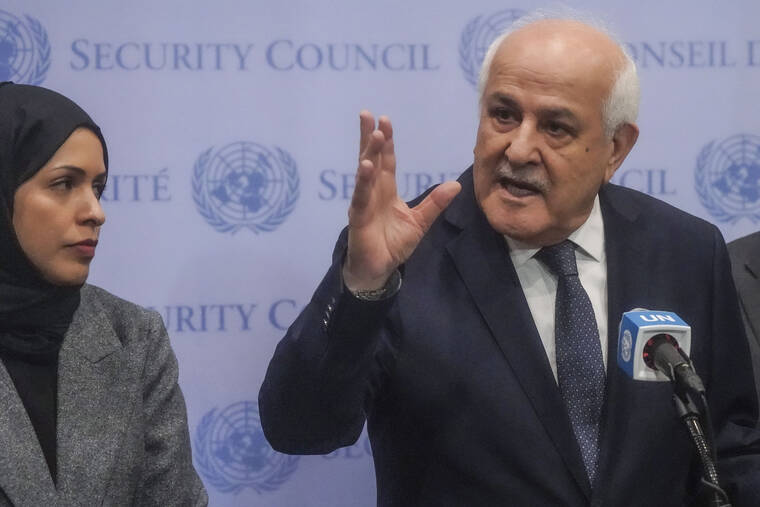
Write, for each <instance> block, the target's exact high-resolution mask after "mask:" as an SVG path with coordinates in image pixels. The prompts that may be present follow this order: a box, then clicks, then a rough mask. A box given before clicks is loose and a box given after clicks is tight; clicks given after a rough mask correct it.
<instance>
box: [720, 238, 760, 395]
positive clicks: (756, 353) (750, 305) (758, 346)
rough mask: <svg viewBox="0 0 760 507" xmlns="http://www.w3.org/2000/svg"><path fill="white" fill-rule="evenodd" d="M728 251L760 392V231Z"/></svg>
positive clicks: (730, 244) (732, 245) (757, 388)
mask: <svg viewBox="0 0 760 507" xmlns="http://www.w3.org/2000/svg"><path fill="white" fill-rule="evenodd" d="M728 254H729V256H730V257H731V272H732V273H733V275H734V283H735V284H736V291H737V293H738V294H739V303H740V306H741V309H742V317H743V320H744V329H745V331H746V332H747V341H748V342H749V349H750V352H751V354H752V365H753V368H754V370H755V387H756V390H757V391H758V393H759V394H760V232H756V233H754V234H750V235H749V236H744V237H743V238H739V239H737V240H734V241H732V242H731V243H729V244H728Z"/></svg>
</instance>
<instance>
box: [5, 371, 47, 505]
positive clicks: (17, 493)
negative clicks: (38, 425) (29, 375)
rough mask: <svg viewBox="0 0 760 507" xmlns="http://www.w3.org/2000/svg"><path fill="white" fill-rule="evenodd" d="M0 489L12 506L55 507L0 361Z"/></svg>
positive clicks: (33, 439)
mask: <svg viewBox="0 0 760 507" xmlns="http://www.w3.org/2000/svg"><path fill="white" fill-rule="evenodd" d="M0 407H1V408H0V489H2V491H3V493H5V495H6V496H7V497H8V498H9V499H10V501H11V502H12V503H13V505H16V506H18V507H21V506H30V507H31V506H38V505H54V504H55V502H56V495H57V493H56V491H55V486H54V484H53V480H52V478H51V477H50V471H49V470H48V467H47V463H46V462H45V458H44V456H43V454H42V448H41V447H40V444H39V440H38V439H37V435H36V433H35V432H34V428H33V427H32V422H31V421H30V420H29V416H28V415H27V413H26V409H25V408H24V405H23V404H22V403H21V398H19V396H18V393H17V392H16V388H15V386H14V385H13V381H12V380H11V378H10V375H8V371H7V370H6V369H5V366H4V365H3V364H2V362H0Z"/></svg>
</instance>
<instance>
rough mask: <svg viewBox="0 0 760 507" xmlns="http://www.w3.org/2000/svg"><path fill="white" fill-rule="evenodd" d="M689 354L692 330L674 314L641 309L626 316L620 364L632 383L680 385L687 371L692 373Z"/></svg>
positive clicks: (624, 315) (620, 345)
mask: <svg viewBox="0 0 760 507" xmlns="http://www.w3.org/2000/svg"><path fill="white" fill-rule="evenodd" d="M690 351H691V327H689V325H688V324H687V323H686V322H684V321H683V320H682V319H681V317H679V316H678V315H676V314H675V313H673V312H665V311H659V310H644V309H641V308H637V309H635V310H631V311H630V312H625V313H623V318H622V319H621V320H620V333H619V335H618V351H617V363H618V366H619V367H620V368H621V369H622V370H623V371H624V372H626V374H627V375H628V376H629V377H631V378H632V379H634V380H645V381H650V382H667V381H671V380H673V381H678V379H679V378H681V377H684V376H685V375H686V374H685V373H682V372H683V371H684V370H686V369H688V370H691V371H692V372H693V369H692V368H691V362H690V361H689V356H688V354H689V352H690ZM676 372H678V373H676ZM695 375H696V374H695ZM690 382H691V381H690ZM700 384H701V382H700ZM703 391H704V389H703Z"/></svg>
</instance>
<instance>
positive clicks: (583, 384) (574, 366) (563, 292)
mask: <svg viewBox="0 0 760 507" xmlns="http://www.w3.org/2000/svg"><path fill="white" fill-rule="evenodd" d="M536 258H537V259H538V260H539V261H541V262H542V263H543V264H544V265H546V267H548V268H549V270H551V271H552V273H554V274H555V275H557V299H556V301H555V306H554V341H555V347H556V351H557V380H558V383H559V389H560V392H561V393H562V398H563V399H564V400H565V405H566V406H567V412H568V415H569V416H570V422H571V423H572V425H573V431H574V432H575V438H576V439H577V440H578V444H579V445H580V448H581V453H582V454H583V462H584V464H585V465H586V473H587V474H588V477H589V480H590V481H591V483H592V484H593V483H594V476H595V475H596V460H597V454H598V439H599V418H600V415H601V412H602V402H603V400H604V362H603V360H602V347H601V345H600V343H599V328H598V327H597V325H596V319H595V318H594V308H593V307H592V306H591V300H590V299H589V297H588V294H587V293H586V291H585V290H584V289H583V286H582V285H581V281H580V279H579V278H578V266H577V265H576V263H575V245H574V244H573V243H572V242H571V241H570V240H565V241H563V242H562V243H557V244H556V245H552V246H548V247H544V248H542V249H541V250H540V251H539V252H538V253H537V254H536Z"/></svg>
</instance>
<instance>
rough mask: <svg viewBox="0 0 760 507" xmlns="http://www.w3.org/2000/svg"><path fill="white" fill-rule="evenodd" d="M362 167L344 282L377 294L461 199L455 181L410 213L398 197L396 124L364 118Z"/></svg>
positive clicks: (353, 206)
mask: <svg viewBox="0 0 760 507" xmlns="http://www.w3.org/2000/svg"><path fill="white" fill-rule="evenodd" d="M359 129H360V137H359V167H358V169H357V170H356V187H355V188H354V194H353V197H352V198H351V206H350V208H349V210H348V255H347V257H346V262H345V264H344V265H343V280H344V282H345V284H346V286H347V287H348V288H349V289H352V290H360V289H361V290H367V289H378V288H380V287H382V286H383V285H384V284H385V282H386V281H387V280H388V278H389V277H390V276H391V274H393V271H394V270H395V269H396V268H398V266H400V265H401V264H402V263H404V262H405V261H406V260H407V259H408V258H409V256H410V255H411V254H412V252H413V251H414V249H415V248H416V247H417V245H418V244H419V242H420V240H421V239H422V237H423V236H424V235H425V233H426V232H427V230H428V229H429V228H430V226H431V225H432V223H433V221H434V220H435V219H436V218H437V217H438V215H439V214H440V213H441V212H442V211H443V210H444V209H445V208H446V206H448V205H449V203H450V202H451V200H452V199H453V198H454V197H455V196H456V195H457V194H458V193H459V190H460V189H461V186H460V185H459V183H457V182H455V181H447V182H446V183H443V184H441V185H438V186H437V187H436V188H435V189H434V190H433V191H432V192H431V193H430V194H429V195H428V196H427V197H426V198H425V199H424V200H423V201H422V202H421V203H419V204H418V205H417V206H415V207H414V208H409V206H407V205H406V203H405V202H404V201H402V200H401V199H400V198H399V196H398V193H397V191H396V155H395V152H394V148H393V127H392V126H391V121H390V120H389V119H388V118H387V117H385V116H381V117H380V118H379V119H378V122H377V129H375V119H374V117H373V116H372V113H370V112H369V111H366V110H365V111H362V112H361V113H359Z"/></svg>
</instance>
